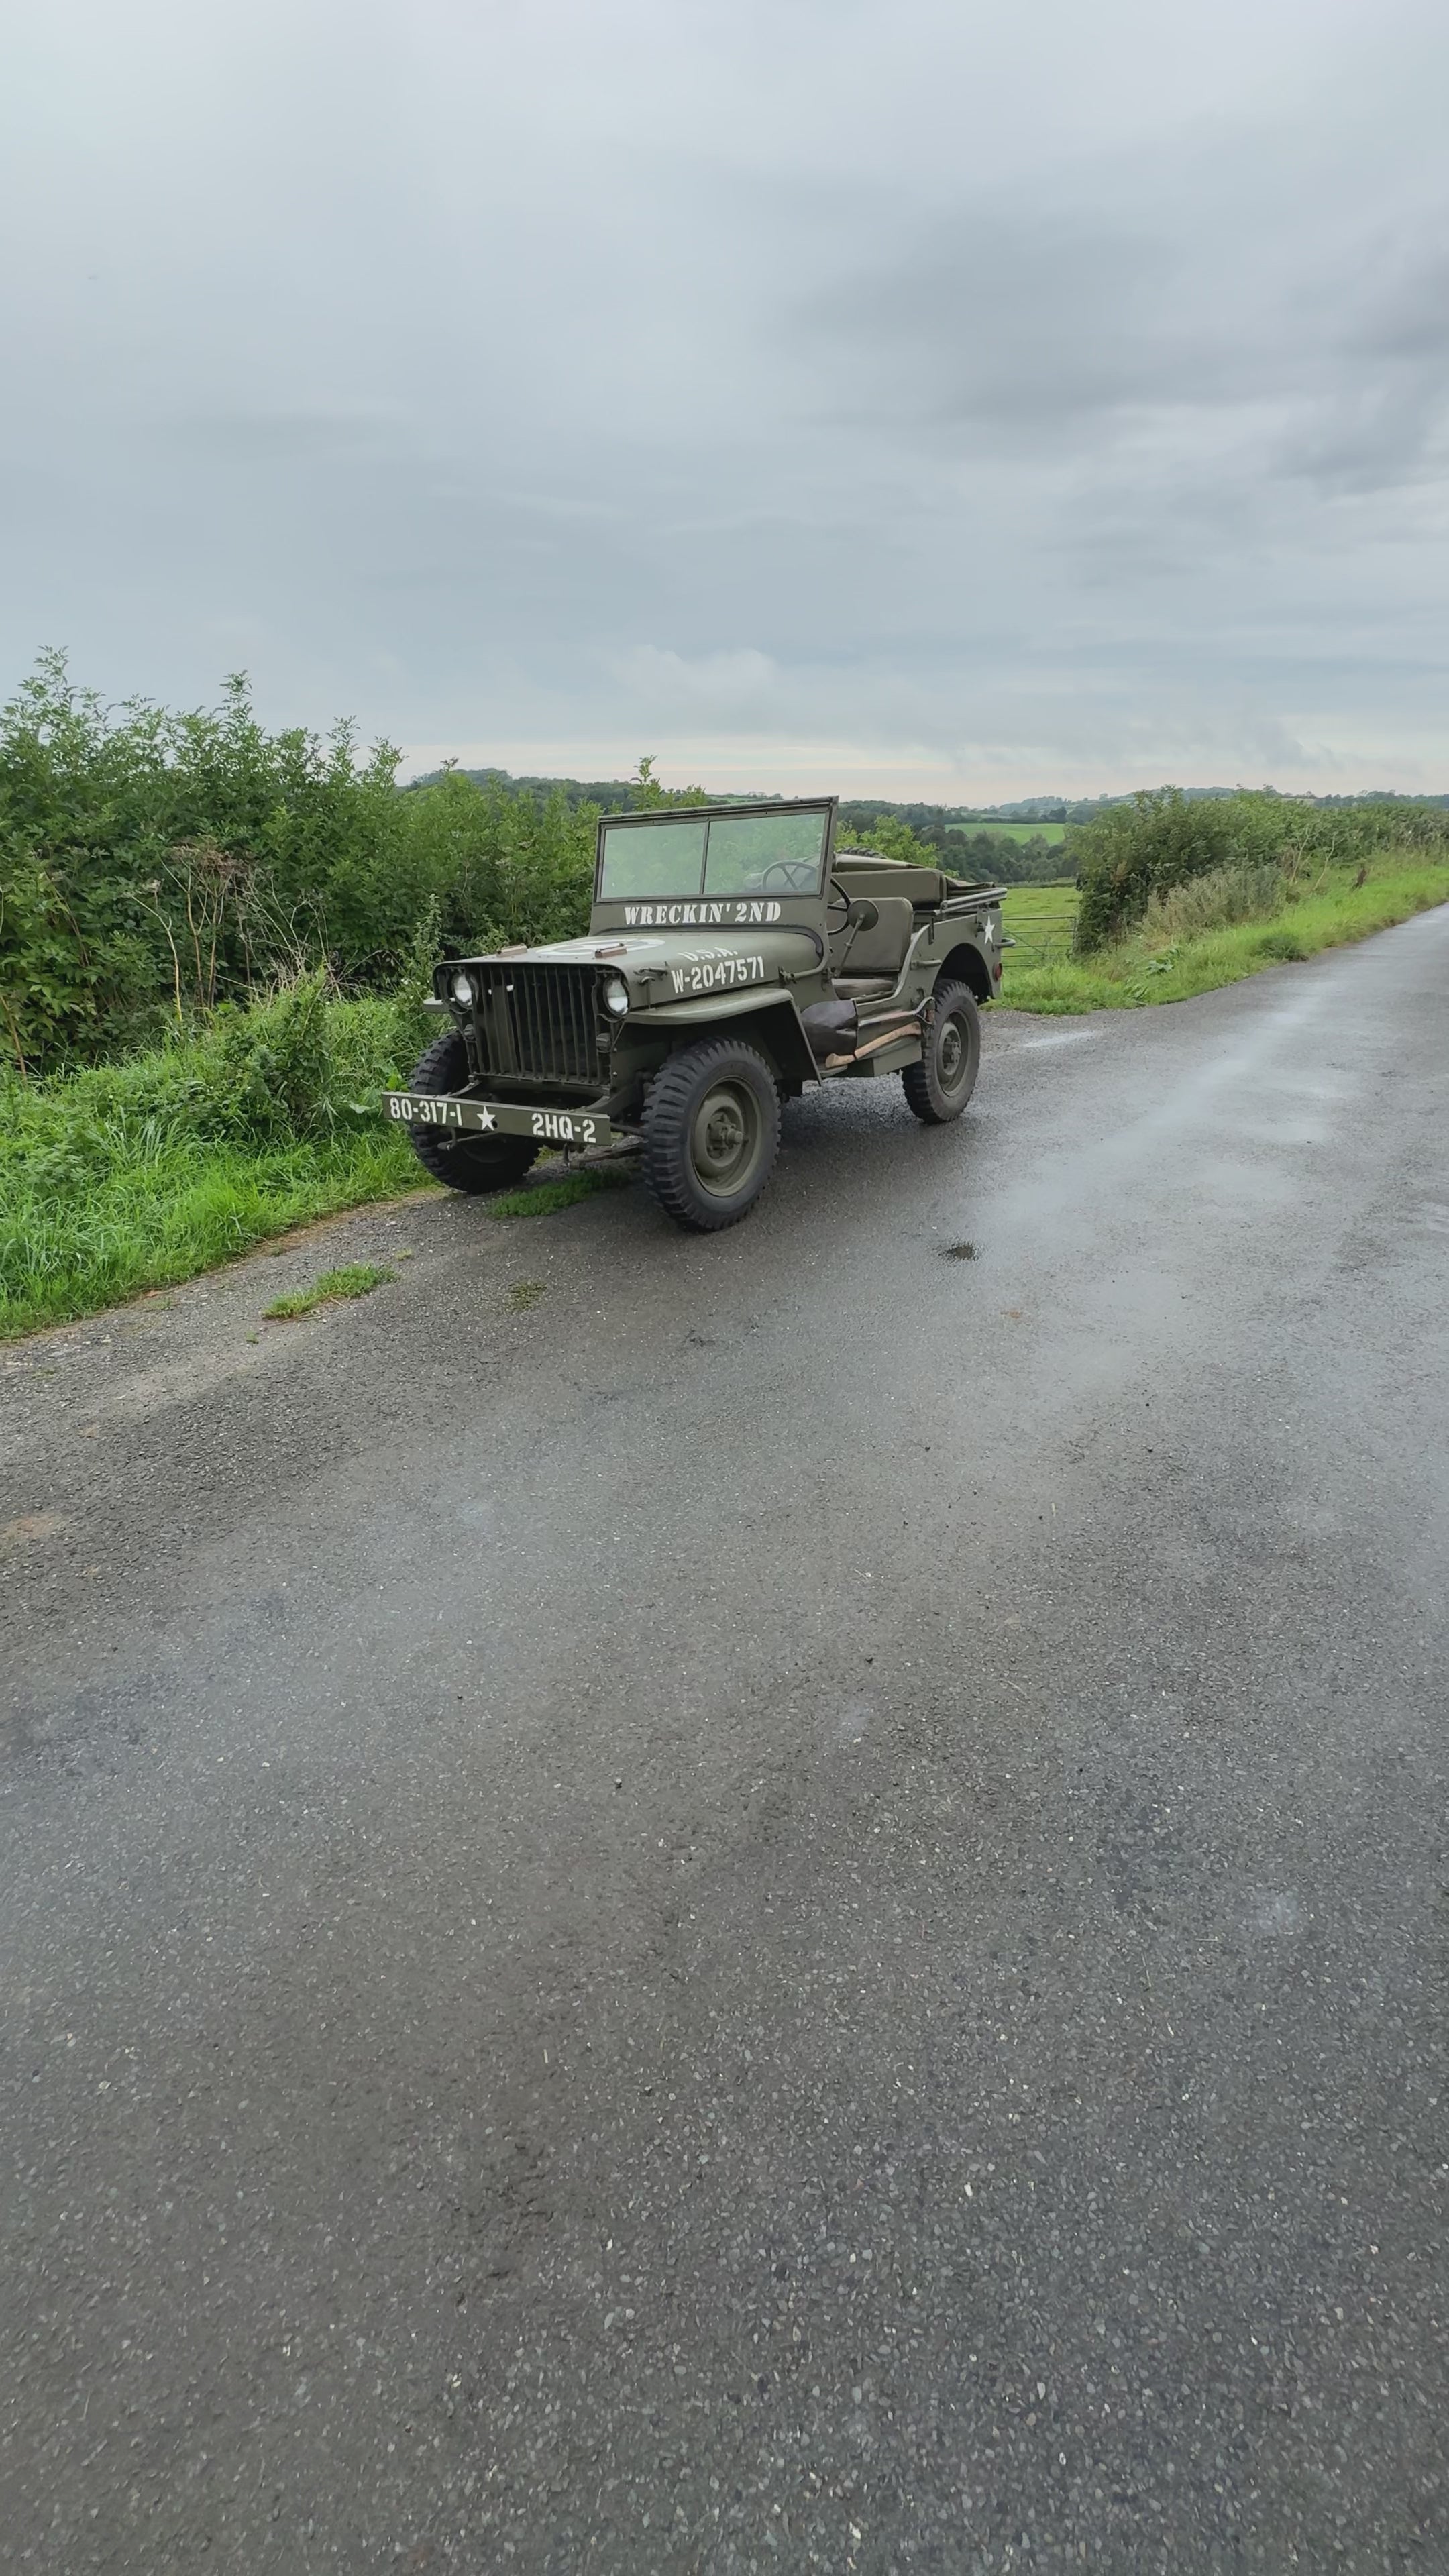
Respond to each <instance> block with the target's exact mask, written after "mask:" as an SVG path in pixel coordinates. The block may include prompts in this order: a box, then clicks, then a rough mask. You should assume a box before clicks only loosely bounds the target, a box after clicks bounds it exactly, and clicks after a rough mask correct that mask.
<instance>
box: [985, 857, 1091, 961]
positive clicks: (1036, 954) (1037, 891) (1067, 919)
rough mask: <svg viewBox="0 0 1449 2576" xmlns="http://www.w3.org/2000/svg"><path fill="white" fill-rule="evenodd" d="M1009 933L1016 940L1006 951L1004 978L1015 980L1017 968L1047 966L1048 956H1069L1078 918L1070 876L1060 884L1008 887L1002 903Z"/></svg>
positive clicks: (1002, 913) (1075, 895) (1005, 923)
mask: <svg viewBox="0 0 1449 2576" xmlns="http://www.w3.org/2000/svg"><path fill="white" fill-rule="evenodd" d="M1001 919H1002V924H1003V927H1004V928H1005V930H1006V932H1007V934H1008V936H1009V937H1010V938H1012V939H1014V940H1015V941H1016V943H1017V944H1016V947H1015V948H1014V949H1008V950H1007V952H1006V965H1005V971H1004V980H1005V981H1006V982H1007V983H1014V982H1015V981H1016V980H1017V973H1018V969H1019V968H1022V967H1026V966H1028V965H1030V966H1042V965H1045V964H1046V962H1047V960H1048V959H1049V958H1057V957H1070V955H1071V953H1072V934H1073V932H1074V930H1075V928H1076V921H1077V889H1076V887H1075V885H1074V884H1073V882H1072V880H1071V879H1070V877H1068V878H1065V879H1064V880H1063V881H1062V882H1061V883H1059V884H1057V885H1028V886H1008V887H1007V890H1006V895H1005V899H1004V901H1003V903H1002V906H1001Z"/></svg>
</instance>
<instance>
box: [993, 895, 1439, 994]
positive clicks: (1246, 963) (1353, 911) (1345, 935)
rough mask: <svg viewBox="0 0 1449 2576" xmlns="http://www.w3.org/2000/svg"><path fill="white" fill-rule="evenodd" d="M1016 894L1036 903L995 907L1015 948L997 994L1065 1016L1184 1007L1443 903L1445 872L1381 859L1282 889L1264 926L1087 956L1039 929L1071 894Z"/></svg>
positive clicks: (1246, 924) (1062, 935)
mask: <svg viewBox="0 0 1449 2576" xmlns="http://www.w3.org/2000/svg"><path fill="white" fill-rule="evenodd" d="M1019 891H1020V892H1021V893H1023V894H1028V895H1030V896H1032V897H1035V898H1037V900H1036V901H1035V902H1034V903H1033V904H1031V905H1030V906H1027V905H1020V906H1018V904H1017V903H1016V900H1015V893H1014V894H1013V896H1012V897H1009V898H1008V901H1007V904H1006V905H1005V907H1004V917H1005V922H1006V927H1007V929H1008V930H1009V931H1011V933H1012V935H1013V936H1014V937H1017V938H1019V939H1020V940H1021V942H1022V944H1021V946H1019V947H1018V948H1016V949H1014V950H1008V952H1007V959H1006V974H1005V978H1004V980H1003V985H1002V994H1001V998H1002V1000H1003V1002H1004V1003H1005V1004H1006V1006H1007V1008H1008V1009H1009V1010H1015V1011H1037V1012H1042V1013H1046V1014H1049V1015H1051V1014H1062V1015H1066V1014H1070V1013H1072V1012H1077V1011H1113V1010H1137V1009H1140V1008H1142V1007H1143V1006H1144V1005H1146V1004H1150V1003H1153V1002H1183V1001H1187V1000H1190V999H1191V997H1192V996H1193V995H1194V994H1195V993H1211V992H1216V991H1217V990H1218V988H1219V987H1220V986H1221V985H1224V984H1236V983H1239V982H1241V981H1242V979H1243V978H1244V977H1245V976H1248V975H1259V974H1261V973H1262V972H1263V970H1264V968H1265V967H1268V966H1278V965H1282V964H1284V963H1285V962H1289V961H1291V960H1293V959H1300V958H1305V957H1315V956H1318V955H1319V954H1320V953H1321V952H1322V951H1323V950H1324V949H1326V948H1341V947H1344V946H1347V945H1348V944H1350V943H1351V942H1352V941H1354V940H1358V939H1368V938H1370V937H1371V936H1372V934H1373V933H1374V932H1375V931H1377V930H1391V929H1392V928H1393V927H1394V925H1395V924H1396V923H1398V922H1401V921H1407V920H1409V919H1410V918H1411V916H1412V915H1413V914H1414V913H1416V912H1427V911H1428V910H1429V909H1430V907H1431V906H1433V905H1435V904H1440V903H1449V867H1446V866H1443V865H1438V866H1436V865H1434V864H1433V863H1432V862H1425V861H1419V862H1418V863H1416V864H1414V865H1412V866H1409V865H1402V864H1401V865H1394V864H1392V863H1391V862H1389V861H1385V862H1383V863H1380V865H1379V866H1378V867H1376V868H1375V869H1374V870H1373V871H1372V872H1371V873H1370V874H1369V876H1368V877H1367V879H1366V881H1365V882H1364V884H1362V885H1355V884H1354V882H1353V878H1352V876H1351V874H1350V873H1349V872H1348V871H1347V870H1343V871H1340V872H1336V873H1335V874H1334V875H1333V876H1332V877H1330V878H1328V879H1327V880H1326V881H1321V882H1319V883H1316V884H1314V885H1313V886H1311V887H1309V888H1307V889H1305V890H1303V891H1302V892H1301V893H1300V894H1298V898H1297V900H1296V901H1295V900H1293V895H1292V892H1291V891H1290V898H1289V904H1288V908H1287V909H1286V910H1285V911H1283V912H1281V913H1279V914H1278V915H1277V917H1276V918H1275V919H1273V920H1272V921H1240V922H1234V923H1232V924H1230V925H1228V926H1227V927H1225V928H1222V929H1218V930H1207V931H1202V932H1199V933H1197V934H1196V935H1194V936H1191V937H1188V938H1180V939H1169V940H1160V939H1159V940H1157V941H1150V940H1148V939H1146V938H1144V937H1142V936H1140V935H1139V936H1138V937H1136V938H1133V939H1126V940H1123V941H1121V942H1120V943H1119V944H1118V945H1116V946H1114V947H1111V948H1104V949H1100V950H1098V951H1097V952H1096V953H1095V954H1094V955H1091V956H1087V957H1074V956H1072V955H1071V953H1070V936H1071V934H1070V926H1069V923H1068V922H1065V921H1063V922H1058V921H1056V920H1053V922H1052V924H1051V927H1050V932H1049V930H1048V923H1047V920H1046V918H1045V916H1046V915H1047V913H1048V911H1049V909H1053V908H1054V911H1055V913H1056V914H1058V915H1067V914H1069V912H1070V910H1071V908H1072V907H1071V906H1070V904H1069V901H1068V898H1069V897H1070V895H1071V894H1072V892H1073V889H1071V888H1069V887H1066V886H1050V887H1041V888H1038V887H1030V888H1023V889H1020V890H1019ZM1295 891H1296V890H1295ZM1046 898H1050V905H1049V904H1048V902H1047V900H1046ZM1028 943H1030V944H1028Z"/></svg>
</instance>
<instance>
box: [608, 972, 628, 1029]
mask: <svg viewBox="0 0 1449 2576" xmlns="http://www.w3.org/2000/svg"><path fill="white" fill-rule="evenodd" d="M628 1007H629V987H628V985H627V984H626V983H625V981H624V978H623V976H622V975H610V976H609V978H608V980H607V982H606V983H605V985H604V1008H605V1010H606V1011H614V1012H616V1013H617V1015H618V1016H619V1018H620V1019H622V1018H623V1015H624V1013H625V1012H626V1011H627V1009H628Z"/></svg>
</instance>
